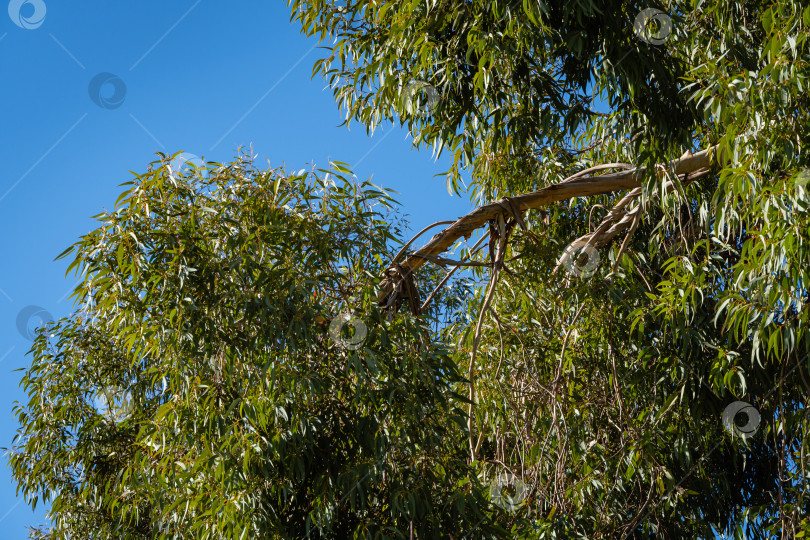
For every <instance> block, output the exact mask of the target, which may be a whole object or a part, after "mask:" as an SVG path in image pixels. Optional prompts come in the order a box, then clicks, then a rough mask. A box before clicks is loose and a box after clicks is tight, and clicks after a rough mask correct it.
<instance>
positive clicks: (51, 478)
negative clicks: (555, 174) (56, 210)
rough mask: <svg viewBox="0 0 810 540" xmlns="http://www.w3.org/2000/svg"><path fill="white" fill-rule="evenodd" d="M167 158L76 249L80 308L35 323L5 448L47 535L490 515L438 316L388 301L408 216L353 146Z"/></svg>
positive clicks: (316, 529) (394, 531) (443, 530)
mask: <svg viewBox="0 0 810 540" xmlns="http://www.w3.org/2000/svg"><path fill="white" fill-rule="evenodd" d="M171 163H172V161H171V157H169V156H163V159H161V160H160V161H158V162H155V163H153V164H152V165H151V166H150V168H149V171H147V172H146V173H144V174H142V175H138V176H137V177H136V178H135V179H134V181H132V182H129V184H131V186H130V187H129V189H128V190H127V191H126V192H124V193H123V194H122V195H121V197H120V198H119V199H118V201H117V203H116V206H115V209H114V210H112V211H110V212H105V213H103V214H101V215H99V216H97V217H98V220H99V222H100V225H99V227H98V228H97V229H96V230H94V231H92V232H90V233H89V234H87V235H85V236H82V237H81V238H80V239H79V240H78V241H77V242H76V243H75V244H74V245H73V246H72V247H70V248H69V249H68V250H66V252H65V253H63V256H65V257H67V256H69V255H72V261H71V262H70V264H69V266H68V272H76V273H77V274H78V275H79V277H80V283H79V285H78V286H77V288H76V291H75V299H76V301H77V305H78V306H79V307H80V309H78V310H77V311H76V313H74V314H73V315H72V316H70V317H67V318H64V319H62V320H60V321H58V322H57V323H55V324H54V325H52V326H51V327H49V328H48V329H47V331H45V332H40V334H39V335H38V337H37V338H36V341H35V343H34V345H33V348H32V356H33V359H32V363H31V366H30V367H29V368H28V369H27V371H26V373H25V375H24V376H23V378H22V385H23V387H24V388H25V389H26V391H27V392H28V394H29V396H30V400H29V402H28V403H27V404H25V405H24V406H22V405H20V406H18V407H16V413H17V416H18V418H19V421H20V424H21V427H20V429H19V433H18V436H17V440H16V441H15V444H14V447H13V448H12V449H11V454H10V464H11V467H12V470H13V474H14V477H15V478H16V480H17V482H18V486H19V488H20V489H21V490H22V492H23V494H24V495H25V496H26V498H27V499H29V500H30V501H31V502H32V503H33V505H34V506H36V503H37V501H38V500H44V501H46V502H47V503H49V504H50V508H49V518H50V527H47V528H42V529H41V528H36V529H35V530H34V533H33V536H34V537H36V538H271V537H279V538H305V537H306V538H326V537H328V538H335V537H339V538H350V537H355V536H356V537H370V536H379V535H384V536H388V537H394V536H400V535H401V534H400V533H401V531H405V530H408V531H412V533H413V534H416V535H418V536H419V537H428V536H430V537H439V536H440V535H443V534H447V533H448V532H449V533H452V532H453V531H458V534H462V533H463V532H464V531H467V530H470V529H472V528H473V527H474V526H476V525H477V524H478V525H480V526H484V527H486V528H487V529H488V530H493V531H497V530H498V529H497V525H496V524H493V523H492V521H491V519H489V518H488V517H487V515H486V514H485V513H484V510H485V509H486V506H487V501H486V500H485V499H484V498H483V495H485V490H484V487H482V486H480V485H478V484H477V483H476V477H475V475H474V474H470V473H469V471H468V465H467V463H466V455H465V452H464V447H463V446H460V445H459V444H458V443H457V441H459V440H463V431H462V429H463V426H464V414H463V410H462V409H461V408H460V407H459V405H460V402H459V401H458V399H457V397H456V396H455V394H454V392H453V385H454V384H456V383H458V382H459V381H461V375H460V374H459V372H458V369H457V367H456V365H455V364H454V363H453V361H452V358H451V356H450V353H449V350H448V349H447V347H445V346H443V345H442V343H440V342H438V341H437V340H435V339H434V338H433V337H432V336H435V331H434V330H432V329H431V324H432V323H436V322H438V321H439V319H440V317H441V314H439V313H438V310H436V309H435V308H434V313H432V314H431V315H430V316H428V317H422V318H420V319H417V318H415V317H397V318H395V319H392V320H388V319H386V318H384V317H383V316H382V315H381V313H380V310H379V309H377V307H376V293H375V289H374V286H373V279H371V278H372V277H373V276H374V275H375V273H376V274H379V273H380V272H381V271H382V269H383V268H384V264H387V262H388V261H390V259H391V258H392V257H393V253H392V251H391V249H392V248H393V247H394V246H395V243H394V242H392V240H394V239H395V238H396V237H397V236H398V235H399V232H400V227H401V226H402V222H401V219H400V218H397V216H396V214H394V213H393V207H392V202H393V199H392V198H391V195H390V194H389V193H388V192H386V191H384V190H382V189H380V188H377V187H376V186H374V185H372V184H370V183H369V182H356V181H350V180H349V179H348V175H347V172H348V171H347V169H346V168H345V166H344V165H342V164H339V163H336V164H334V168H333V169H331V170H316V171H311V172H307V171H304V170H301V171H300V172H298V173H295V172H292V173H291V172H287V171H285V170H284V169H268V170H257V169H256V168H255V167H254V166H253V164H252V161H251V160H250V159H249V158H248V157H247V156H242V157H241V158H240V159H238V160H236V161H234V162H232V163H230V164H227V165H225V166H219V165H217V164H208V165H206V166H205V167H204V168H202V169H193V170H189V171H186V172H185V173H183V174H178V172H177V171H174V170H172V167H171ZM434 274H435V272H434ZM423 277H424V278H425V279H427V280H428V281H430V279H431V275H430V271H427V272H425V273H423ZM434 277H435V276H434ZM458 295H459V293H458V291H454V290H449V291H444V292H443V293H442V294H441V295H439V297H437V298H438V303H437V304H436V307H438V306H442V307H443V308H444V309H445V310H446V311H452V310H453V309H454V305H455V304H454V302H455V303H456V304H457V303H458V300H457V299H456V300H454V298H457V297H458Z"/></svg>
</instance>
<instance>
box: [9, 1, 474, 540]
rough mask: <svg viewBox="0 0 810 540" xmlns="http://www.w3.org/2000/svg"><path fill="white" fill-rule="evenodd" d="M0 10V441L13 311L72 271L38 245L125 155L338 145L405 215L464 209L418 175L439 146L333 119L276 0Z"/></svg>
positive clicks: (98, 189) (15, 396) (64, 286)
mask: <svg viewBox="0 0 810 540" xmlns="http://www.w3.org/2000/svg"><path fill="white" fill-rule="evenodd" d="M43 8H44V9H43ZM8 11H9V14H8V15H7V16H6V15H4V14H3V13H2V12H0V62H2V72H3V73H4V74H5V76H4V84H3V85H2V86H0V115H2V117H1V118H0V122H1V123H2V126H3V129H2V130H0V156H2V163H3V164H4V167H3V171H2V173H1V174H0V225H1V226H2V230H3V233H2V235H0V238H1V240H0V248H1V249H2V253H4V255H5V263H4V264H2V265H0V321H1V322H0V370H2V373H3V374H4V376H3V377H2V378H0V385H1V386H0V388H2V397H1V398H0V439H1V440H2V443H0V446H10V444H11V439H12V437H13V435H14V432H15V429H16V427H17V423H16V420H15V418H14V417H13V416H12V412H11V408H12V406H13V402H14V401H15V400H18V401H20V402H22V403H25V402H26V401H27V400H26V396H25V394H24V393H23V392H22V390H21V389H20V388H19V380H20V377H21V373H20V372H19V371H17V372H15V371H14V370H17V369H19V368H22V367H24V366H25V365H26V364H27V362H28V360H29V358H28V357H27V356H26V352H27V351H28V348H29V347H30V344H31V342H30V341H29V340H28V339H27V338H26V337H25V336H24V335H23V334H24V332H21V331H20V329H19V328H18V324H17V320H18V315H20V313H23V316H22V319H21V320H23V321H25V320H28V319H29V318H33V319H35V318H36V317H37V315H36V314H35V312H36V311H39V310H40V309H41V310H44V312H45V313H49V314H50V315H51V316H52V317H54V318H59V317H61V316H64V315H67V314H68V313H69V312H70V311H71V304H70V301H68V300H67V297H68V296H69V294H70V292H72V287H73V283H74V282H73V280H72V278H65V275H64V274H65V268H66V265H67V262H66V261H64V260H62V261H58V262H55V261H54V258H55V257H56V256H57V255H58V254H59V253H61V252H62V251H63V250H64V249H65V248H67V247H68V246H69V245H70V244H72V243H73V242H74V241H75V240H76V239H77V238H78V236H79V235H81V234H84V233H86V232H88V231H89V230H90V229H92V228H95V222H94V220H92V219H91V218H90V216H92V215H95V214H97V213H99V212H100V211H102V208H107V209H111V208H112V206H113V203H114V201H115V199H116V197H117V196H118V194H119V193H120V192H121V190H122V188H120V187H118V186H119V184H121V183H122V182H126V181H128V180H130V178H131V174H130V173H129V172H128V171H130V170H131V171H135V172H143V171H145V170H146V166H147V164H148V163H149V162H151V161H153V160H154V159H156V156H155V152H156V151H163V152H166V153H174V152H178V151H181V150H183V151H186V152H189V153H191V154H194V155H197V156H203V157H204V158H205V159H206V160H214V161H227V160H229V159H230V158H231V157H232V156H233V155H234V154H235V153H236V151H237V148H238V147H239V146H248V145H250V144H253V147H254V151H255V153H256V154H258V155H259V158H260V159H261V160H262V161H261V162H260V163H262V164H264V163H266V162H265V161H264V159H265V158H267V159H269V160H270V164H271V165H273V166H278V165H282V164H286V165H288V166H289V167H290V168H294V169H296V170H297V169H300V168H304V167H308V164H311V163H312V162H315V163H316V164H317V165H318V166H320V167H326V165H327V163H328V160H329V159H336V160H340V161H344V162H346V163H349V164H351V165H352V166H353V169H354V172H355V173H356V174H357V176H358V177H359V178H361V179H366V178H368V177H371V176H372V175H373V181H374V182H375V183H377V184H379V185H382V186H385V187H389V188H393V189H395V190H397V191H398V192H399V193H400V195H399V196H398V197H397V199H398V200H399V201H400V202H401V203H402V205H403V211H404V212H406V213H408V214H409V215H410V219H411V222H412V229H415V230H418V229H421V228H422V227H424V226H425V225H427V224H429V223H432V222H433V221H437V220H440V219H450V218H455V217H458V216H460V215H462V214H464V213H466V212H467V211H468V210H469V209H470V204H469V202H468V201H467V200H466V199H459V198H458V197H450V196H449V195H448V194H447V191H446V188H445V183H444V180H443V179H441V178H434V177H433V175H434V174H436V173H439V172H442V171H444V170H446V169H447V162H446V161H445V160H444V158H442V159H441V160H439V161H438V162H436V161H434V160H433V158H432V157H431V155H430V152H429V151H426V150H422V151H419V152H417V151H416V150H413V149H412V145H411V139H410V137H408V133H407V132H406V131H403V130H401V129H399V128H392V127H390V126H385V127H383V128H382V129H381V130H379V131H378V132H377V133H375V135H374V137H372V138H370V137H368V136H367V135H366V133H365V130H364V129H363V128H362V127H361V126H359V125H357V126H353V127H352V130H351V131H348V130H347V129H346V128H345V127H338V124H340V122H341V115H340V111H339V110H338V108H337V106H336V105H335V103H334V100H333V98H332V94H331V92H330V91H329V90H324V87H325V83H324V81H323V80H322V79H320V78H316V79H314V80H313V79H312V78H311V75H310V74H311V68H312V64H313V63H314V61H315V60H316V59H317V58H319V55H320V54H322V51H320V50H318V49H317V48H313V47H314V46H316V45H317V43H316V42H315V41H314V40H312V39H309V40H308V39H307V38H305V37H304V36H302V35H301V34H300V33H299V32H298V28H297V26H295V25H293V24H291V23H290V22H289V12H288V10H287V8H286V6H285V5H284V3H283V2H260V1H258V0H247V1H237V2H228V3H225V2H214V1H212V0H175V1H173V2H157V1H156V0H145V1H142V2H109V1H106V2H102V1H100V0H86V1H83V2H80V3H71V5H70V6H68V5H67V3H66V2H56V1H55V0H36V1H35V0H28V1H27V2H25V3H24V0H11V2H10V3H9V10H8ZM105 73H106V74H109V75H102V76H99V74H105ZM96 77H98V79H96V81H98V82H99V83H98V84H96V87H97V88H98V87H99V86H100V89H101V90H100V91H101V95H100V96H99V94H98V92H96V93H95V95H94V97H95V100H94V99H91V96H90V92H89V87H90V85H91V81H93V80H94V79H95V78H96ZM103 81H106V82H107V84H100V82H103ZM97 102H98V103H101V104H102V105H104V104H105V103H106V104H107V106H108V107H109V108H105V107H103V106H99V105H98V104H97ZM417 243H418V242H417ZM29 306H37V307H38V308H31V307H29ZM29 315H30V317H29ZM40 315H42V313H41V314H40ZM33 319H32V320H33ZM5 463H6V458H5V456H4V457H3V464H4V466H3V467H0V530H2V537H3V538H7V539H17V538H27V529H26V527H27V526H29V525H34V524H39V523H43V522H44V511H43V510H42V508H41V507H38V508H37V510H36V512H32V511H31V510H30V508H29V507H27V506H26V505H25V503H23V502H21V501H22V498H21V497H19V498H18V497H17V496H16V495H15V486H14V484H13V483H12V480H11V474H10V471H9V470H8V468H7V467H6V466H5Z"/></svg>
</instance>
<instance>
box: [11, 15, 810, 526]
mask: <svg viewBox="0 0 810 540" xmlns="http://www.w3.org/2000/svg"><path fill="white" fill-rule="evenodd" d="M290 7H291V12H292V18H293V19H294V20H296V21H298V22H299V23H300V24H301V26H302V31H303V32H304V33H306V34H307V35H309V36H314V37H315V38H317V39H319V40H320V41H321V42H322V43H323V44H324V46H325V51H326V52H325V54H324V57H323V58H322V59H320V60H318V61H317V62H316V63H315V65H314V68H313V73H314V74H315V75H323V76H325V77H326V79H327V81H328V82H329V83H330V85H331V87H332V88H333V90H334V94H335V98H336V101H337V103H338V105H339V106H340V107H341V108H342V110H343V111H344V112H345V114H346V117H345V118H346V123H350V122H361V123H362V124H364V125H365V126H366V128H367V129H368V130H369V131H373V130H374V129H375V128H376V127H377V126H378V125H380V123H381V122H384V121H395V122H400V123H401V124H402V125H405V126H407V128H408V129H409V130H410V131H411V133H412V134H413V136H414V143H415V144H416V145H417V146H422V147H432V148H433V150H434V152H435V153H436V154H437V155H439V156H446V157H449V160H448V162H449V167H448V173H447V183H448V189H449V190H451V191H453V190H455V191H457V192H460V191H462V190H463V189H464V185H466V189H467V191H468V193H469V195H470V198H471V200H472V201H473V202H474V203H475V204H476V205H478V207H477V208H476V209H475V210H473V211H471V212H470V213H469V214H467V215H466V216H463V217H462V218H459V219H458V220H451V222H450V223H445V224H446V225H448V226H447V227H445V228H444V229H442V230H441V231H440V232H438V233H437V234H435V235H434V236H433V237H432V238H431V239H429V240H428V241H427V242H425V243H423V244H421V245H420V244H419V242H421V241H422V240H421V239H420V238H421V237H417V238H415V239H412V240H410V241H409V242H402V240H404V239H403V238H401V236H402V228H401V224H400V223H399V222H398V221H396V219H395V218H393V217H392V216H390V215H386V216H383V215H382V214H379V213H378V212H380V211H381V210H380V208H381V207H380V205H383V207H384V206H385V204H386V203H387V204H390V202H391V200H390V197H389V196H388V195H387V194H386V193H385V192H384V191H382V190H379V189H377V188H374V187H372V186H370V185H368V184H363V185H362V186H361V187H351V184H345V183H342V184H341V187H340V188H338V189H337V190H336V191H335V188H331V189H330V190H325V187H326V181H325V179H324V177H323V175H325V174H327V173H328V174H330V175H335V176H336V177H339V176H340V175H344V173H345V169H344V167H343V166H342V165H340V164H336V165H335V168H334V169H333V170H330V171H328V172H327V171H321V175H320V176H319V175H314V176H311V177H310V178H311V180H312V181H315V182H316V184H313V183H312V181H310V182H309V183H307V182H305V181H304V180H303V179H302V178H301V177H300V176H298V175H290V174H288V173H286V172H284V171H281V170H270V171H256V170H255V169H252V168H251V167H250V166H249V164H248V162H246V161H245V160H239V161H236V162H234V163H232V164H230V165H228V166H225V167H223V168H221V169H218V168H214V169H212V172H213V173H214V174H209V175H200V174H192V175H190V176H187V177H185V178H183V179H182V180H181V179H178V178H177V175H176V174H175V173H174V172H173V171H171V170H170V169H168V168H167V167H166V163H165V162H161V163H159V164H155V165H156V166H155V167H153V168H152V169H150V171H149V172H148V173H147V174H145V175H143V176H140V177H138V179H137V180H136V184H135V187H133V188H132V190H130V191H128V192H127V193H125V194H124V195H123V196H122V199H121V200H120V201H119V205H118V206H117V208H116V210H115V211H113V212H111V213H109V214H104V215H102V216H100V219H101V220H102V221H103V225H102V226H101V227H100V228H99V229H98V230H97V231H95V232H94V233H91V234H90V235H87V236H85V237H83V238H82V239H81V240H80V241H79V242H78V243H77V244H76V245H75V246H74V247H73V253H74V256H75V259H74V262H73V263H72V265H71V269H76V270H78V271H80V272H81V274H80V275H81V276H82V281H81V284H80V286H79V288H78V289H77V295H76V297H77V300H78V301H79V303H80V304H81V305H84V306H85V307H84V310H83V312H82V313H84V315H81V316H79V315H76V316H74V317H71V318H69V319H66V320H62V321H60V322H59V323H57V325H56V326H55V327H54V328H51V329H49V331H48V332H47V333H43V334H42V335H40V336H39V337H38V339H37V341H36V342H35V345H34V348H33V350H32V353H33V361H32V366H31V367H30V368H29V369H28V371H27V372H26V374H25V376H24V377H23V384H24V385H25V387H26V388H27V389H28V391H29V393H30V400H29V402H28V403H27V404H26V405H20V406H19V407H18V409H17V414H18V418H19V421H20V423H21V428H20V433H19V439H18V440H17V441H16V443H15V446H14V448H13V449H12V454H11V464H12V468H13V471H14V475H15V478H16V480H17V482H18V484H19V485H20V487H21V488H22V489H23V491H24V492H25V494H26V496H28V497H29V498H30V499H31V500H32V502H33V500H35V499H34V498H35V497H37V496H45V497H46V498H47V499H48V500H49V501H50V502H51V513H52V516H53V518H54V519H53V524H54V528H53V530H52V531H50V532H46V531H43V532H42V533H41V535H42V536H49V537H54V538H55V537H68V536H77V535H78V536H88V537H92V536H93V535H94V534H95V535H96V536H97V537H100V538H106V537H122V536H123V537H127V536H131V537H139V535H140V536H159V537H161V536H162V537H195V538H196V537H206V535H207V537H220V536H224V537H228V538H230V537H240V536H258V537H262V536H266V537H273V536H276V537H301V536H304V537H306V536H307V535H310V536H315V537H337V538H343V537H371V536H380V537H395V538H409V537H413V538H419V537H453V538H459V537H473V538H477V537H490V536H501V537H509V538H515V537H517V538H549V537H562V538H600V537H601V538H604V537H615V536H619V537H622V536H625V537H627V536H632V537H639V538H641V537H666V538H684V537H685V538H711V537H715V536H716V534H717V533H718V532H722V533H725V534H728V535H731V536H733V537H736V538H749V537H753V538H765V537H772V536H781V537H801V536H803V535H804V534H806V532H807V531H808V530H810V522H809V521H808V518H806V517H805V516H807V515H810V502H809V501H808V497H807V488H808V485H807V481H808V475H807V451H806V445H807V443H808V437H807V429H808V422H807V412H808V411H807V408H806V407H805V404H806V400H807V396H808V393H810V384H808V375H807V370H808V367H810V366H808V353H810V341H809V338H808V333H807V331H806V329H807V322H808V309H807V302H808V293H807V289H806V283H807V281H808V277H809V276H808V272H810V271H809V270H808V269H809V268H810V250H808V239H809V238H810V223H809V222H808V206H810V199H809V198H808V192H807V189H808V188H807V184H808V180H810V177H808V175H807V170H808V158H807V155H806V152H805V151H804V146H805V145H806V143H807V137H808V126H810V121H808V98H807V92H806V90H807V84H808V65H809V64H808V61H810V53H809V52H808V32H809V31H810V8H806V7H805V6H802V5H801V4H800V3H798V2H795V1H786V2H784V1H783V2H771V1H762V2H735V1H732V0H715V1H709V0H706V1H698V0H694V1H690V2H684V1H675V2H664V3H663V4H662V5H658V6H650V5H647V4H642V3H637V2H620V1H608V2H599V3H597V2H594V1H592V0H584V1H582V2H564V1H562V0H555V1H552V2H541V1H537V0H523V1H521V2H517V1H501V0H486V1H485V0H468V1H463V2H462V1H459V0H435V1H432V0H428V1H425V0H404V1H397V2H393V1H385V0H359V1H352V0H349V1H346V2H344V1H340V2H336V1H299V0H293V1H291V2H290ZM465 176H466V182H464V181H463V180H464V177H465ZM206 177H212V178H213V180H211V181H208V180H205V178H206ZM316 178H317V179H320V180H319V181H318V180H315V179H316ZM341 181H342V180H341ZM321 190H324V191H323V192H321ZM373 204H377V206H372V205H373ZM445 217H446V216H437V219H443V218H445ZM293 231H294V232H295V233H297V234H291V233H292V232H293ZM422 232H423V233H424V232H425V231H422ZM473 237H475V245H474V246H470V243H471V242H472V240H471V238H473ZM485 242H486V244H485ZM398 243H402V244H403V245H402V246H401V247H399V249H396V248H397V247H398V246H397V244H398ZM293 253H294V254H295V255H294V256H293V255H291V254H293ZM447 267H450V269H448V270H447V272H446V274H444V273H443V268H447ZM341 268H345V270H341ZM458 268H466V270H465V271H464V272H462V275H464V276H466V278H469V279H472V280H473V282H472V286H471V287H469V286H467V284H466V283H467V282H466V281H464V280H459V281H454V280H452V278H453V277H456V276H458V275H459V274H453V272H454V271H455V270H456V269H458ZM448 276H449V277H448ZM448 280H451V281H448ZM448 285H450V288H449V289H448V288H447V286H448ZM347 309H353V310H355V313H353V314H352V313H347V312H346V310H347ZM353 317H357V319H353ZM361 322H362V326H361V325H360V323H361ZM343 323H349V324H345V325H344V324H343ZM341 326H345V327H347V328H348V327H352V326H353V327H354V328H355V332H358V331H359V332H360V334H357V333H354V334H352V333H350V332H349V333H347V334H343V333H340V332H343V331H347V330H340V327H341ZM330 329H331V333H330ZM363 330H365V331H367V332H368V336H367V337H366V338H365V339H366V340H365V341H363V339H362V332H363ZM361 342H362V346H361V347H359V348H356V349H355V348H353V347H355V346H356V345H357V344H359V343H361ZM164 381H165V383H164ZM98 386H102V388H103V389H104V392H102V393H101V395H102V396H104V399H103V400H102V401H103V403H102V406H101V407H100V409H101V411H99V410H97V409H98V407H95V408H94V407H93V406H92V405H93V400H92V399H91V397H92V395H95V394H93V390H94V389H95V388H96V387H98ZM124 390H125V391H126V392H128V394H126V398H127V399H124V400H122V399H121V394H122V391H124ZM121 410H123V411H124V413H121V412H120V411H121ZM743 417H744V419H745V421H744V422H740V421H741V420H743ZM735 420H736V421H735ZM743 424H745V425H743ZM95 531H98V532H95ZM37 534H40V533H37ZM60 535H61V536H60Z"/></svg>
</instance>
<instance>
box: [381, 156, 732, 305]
mask: <svg viewBox="0 0 810 540" xmlns="http://www.w3.org/2000/svg"><path fill="white" fill-rule="evenodd" d="M716 149H717V147H716V146H712V147H710V148H708V149H706V150H703V151H701V152H698V153H696V154H691V155H689V154H685V155H684V156H682V157H681V158H680V159H677V160H673V161H671V162H669V164H668V165H667V166H666V167H667V169H668V170H672V171H674V173H675V174H676V175H678V176H681V175H686V174H689V173H693V172H695V171H699V170H701V169H707V168H708V167H709V166H710V165H711V163H712V160H713V158H714V154H715V151H716ZM611 165H614V164H611ZM645 172H646V167H638V168H635V169H630V170H625V171H620V172H616V173H610V174H604V175H601V176H586V177H582V178H573V179H569V180H568V181H564V182H561V183H559V184H554V185H552V186H548V187H545V188H543V189H539V190H537V191H533V192H531V193H526V194H524V195H519V196H517V197H506V198H504V199H501V200H500V201H496V202H493V203H490V204H487V205H484V206H480V207H478V208H476V209H475V210H473V211H472V212H470V213H469V214H467V215H465V216H462V217H460V218H459V219H458V220H457V221H455V222H454V223H453V224H452V225H450V226H449V227H447V228H445V229H444V230H442V231H441V232H440V233H438V234H436V235H434V236H433V238H431V240H430V241H429V242H428V243H427V244H425V245H424V246H423V247H422V248H420V249H418V250H417V251H415V252H414V253H411V254H410V255H408V256H407V257H406V258H405V260H404V261H403V262H402V263H399V264H396V265H392V266H391V267H389V268H388V270H386V272H385V276H384V279H383V281H382V283H381V284H380V286H381V287H382V293H381V295H380V298H379V300H380V305H388V306H390V305H391V304H392V303H391V302H389V300H390V297H391V296H392V295H396V294H397V292H398V290H400V289H401V285H400V282H401V280H402V279H404V278H405V277H406V276H410V275H412V274H413V272H415V271H416V270H417V269H418V268H419V267H421V266H422V265H423V264H425V262H427V261H428V260H430V258H431V257H437V256H439V255H441V254H442V253H444V252H445V251H447V250H448V249H449V248H450V247H451V246H452V245H453V244H454V243H455V242H456V241H457V240H458V239H459V238H461V237H469V236H470V235H471V234H472V233H473V231H475V230H476V229H478V228H480V227H483V226H485V225H487V223H488V222H489V221H490V220H493V219H496V218H497V217H498V216H499V215H502V214H503V213H505V212H507V211H508V212H509V213H510V214H512V215H513V217H515V219H516V221H518V222H519V223H520V222H522V218H521V216H520V214H522V213H523V212H525V211H526V210H531V209H536V208H541V207H543V206H547V205H549V204H552V203H555V202H557V201H563V200H566V199H571V198H573V197H587V196H591V195H604V194H606V193H612V192H614V191H623V190H629V189H634V188H637V187H639V186H640V185H641V181H642V179H643V177H644V174H645ZM575 176H577V175H575ZM631 221H632V220H628V222H627V224H626V226H623V227H622V228H621V229H620V230H624V229H625V228H626V227H629V226H630V223H631ZM622 225H624V224H622ZM616 232H618V231H616Z"/></svg>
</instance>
